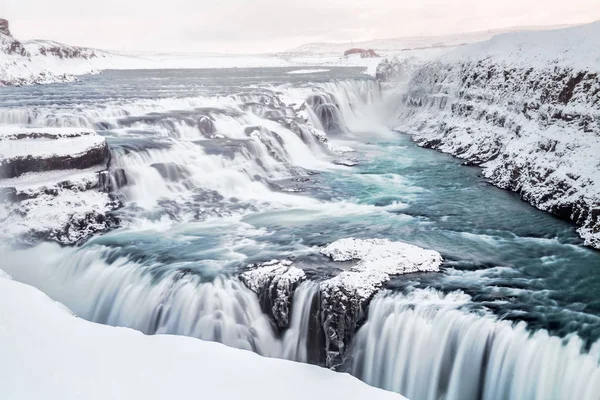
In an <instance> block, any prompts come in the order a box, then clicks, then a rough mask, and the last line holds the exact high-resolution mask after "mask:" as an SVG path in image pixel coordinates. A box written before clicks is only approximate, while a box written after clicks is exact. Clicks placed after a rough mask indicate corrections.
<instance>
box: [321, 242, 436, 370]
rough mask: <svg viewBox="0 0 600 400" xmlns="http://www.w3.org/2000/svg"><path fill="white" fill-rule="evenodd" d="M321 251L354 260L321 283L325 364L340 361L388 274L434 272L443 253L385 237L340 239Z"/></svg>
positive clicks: (327, 254) (328, 254) (388, 277)
mask: <svg viewBox="0 0 600 400" xmlns="http://www.w3.org/2000/svg"><path fill="white" fill-rule="evenodd" d="M321 254H323V255H325V256H327V257H329V258H331V259H332V260H333V261H337V262H345V261H357V263H356V264H355V265H354V266H352V268H351V269H350V270H349V271H344V272H342V273H340V274H339V275H337V276H336V277H334V278H332V279H329V280H326V281H324V282H322V283H321V319H322V324H323V329H324V331H325V352H326V365H327V366H328V367H335V366H338V365H340V364H341V363H342V362H343V356H344V353H345V351H346V349H347V347H348V345H349V343H350V341H351V339H352V338H353V336H354V332H356V330H357V329H358V328H359V327H360V325H361V324H362V322H363V321H364V319H365V315H366V311H367V307H368V305H369V303H370V301H371V299H372V298H373V296H374V295H375V294H376V293H377V292H378V291H379V290H380V289H381V287H382V286H383V284H384V283H385V282H387V281H388V280H389V279H390V276H392V275H402V274H407V273H413V272H437V271H439V268H440V266H441V264H442V256H441V255H440V254H439V253H438V252H436V251H433V250H425V249H421V248H419V247H417V246H413V245H409V244H406V243H402V242H391V241H389V240H387V239H355V238H346V239H340V240H338V241H336V242H333V243H331V244H330V245H328V246H326V247H324V248H323V249H321Z"/></svg>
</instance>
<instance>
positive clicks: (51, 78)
mask: <svg viewBox="0 0 600 400" xmlns="http://www.w3.org/2000/svg"><path fill="white" fill-rule="evenodd" d="M117 59H119V56H116V55H114V54H111V53H108V52H106V51H102V50H96V49H89V48H85V47H77V46H69V45H65V44H62V43H58V42H52V41H43V40H32V41H26V42H21V41H20V40H18V39H16V38H14V37H13V36H12V34H11V32H10V29H9V24H8V21H7V20H5V19H0V86H8V85H29V84H37V83H50V82H72V81H75V75H82V74H90V73H95V72H99V71H100V70H101V69H106V68H109V67H110V66H111V65H113V63H115V62H116V60H117Z"/></svg>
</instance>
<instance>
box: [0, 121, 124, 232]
mask: <svg viewBox="0 0 600 400" xmlns="http://www.w3.org/2000/svg"><path fill="white" fill-rule="evenodd" d="M104 151H106V155H105V154H104ZM107 159H108V149H107V143H106V140H105V139H104V137H102V136H99V135H97V134H96V132H95V131H93V130H89V129H81V128H22V127H18V126H2V127H0V160H1V161H0V166H1V167H6V168H7V169H6V171H8V174H3V176H6V179H0V190H1V193H2V194H3V195H4V196H6V199H3V200H7V201H6V202H4V204H3V205H2V208H1V209H0V226H1V227H2V229H1V230H0V242H8V243H21V244H23V243H25V244H33V243H36V242H37V241H39V240H44V239H49V240H56V241H59V242H61V243H64V244H73V243H77V242H78V241H80V240H82V239H85V238H88V237H89V236H91V235H93V234H95V233H97V232H101V231H105V230H107V229H108V228H109V227H112V226H114V224H115V221H114V219H113V218H111V217H107V215H106V214H107V213H108V212H109V211H111V210H114V209H115V208H117V207H118V206H119V205H120V203H119V202H118V201H115V200H114V199H113V198H111V197H110V195H109V194H108V193H103V192H100V191H99V189H100V188H99V177H98V173H99V172H101V171H104V170H106V161H107ZM77 166H79V167H80V168H82V169H76V168H77ZM40 167H43V168H44V170H43V171H36V170H37V169H40ZM51 168H53V169H51Z"/></svg>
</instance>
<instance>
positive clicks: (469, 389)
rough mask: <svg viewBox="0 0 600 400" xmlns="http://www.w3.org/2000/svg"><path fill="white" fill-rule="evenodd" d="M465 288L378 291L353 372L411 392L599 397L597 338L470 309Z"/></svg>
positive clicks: (415, 397) (496, 398)
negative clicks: (565, 334)
mask: <svg viewBox="0 0 600 400" xmlns="http://www.w3.org/2000/svg"><path fill="white" fill-rule="evenodd" d="M468 301H469V298H468V296H466V295H464V294H462V293H450V294H448V295H443V294H442V293H439V292H436V291H434V290H418V291H415V292H413V293H411V294H409V295H408V296H405V295H400V294H396V295H390V294H381V295H378V296H377V297H376V298H375V299H374V300H373V302H372V303H371V305H370V307H369V318H368V321H367V323H366V324H365V325H364V326H363V327H362V328H361V329H360V330H359V332H358V334H357V337H356V340H355V348H354V361H353V373H354V374H355V375H356V376H358V377H359V378H361V379H362V380H364V381H365V382H367V383H369V384H371V385H374V386H377V387H381V388H384V389H388V390H393V391H396V392H399V393H401V394H403V395H405V396H406V397H408V398H410V399H412V400H438V399H444V400H571V399H578V400H597V399H598V398H600V368H599V367H598V361H599V357H600V344H597V345H596V346H595V347H594V348H593V349H592V350H591V351H590V352H589V353H587V354H585V353H582V346H583V343H582V341H581V340H580V339H579V338H578V337H575V336H574V337H572V338H570V339H565V340H562V339H560V338H557V337H552V336H549V335H548V333H547V332H546V331H538V332H536V333H534V334H533V335H531V334H530V333H529V332H528V331H527V330H526V326H525V323H518V324H516V325H513V324H511V323H509V322H506V321H498V320H496V319H495V318H494V317H492V316H489V315H477V314H474V313H467V312H466V311H463V310H461V309H460V306H461V305H463V304H465V303H466V302H468Z"/></svg>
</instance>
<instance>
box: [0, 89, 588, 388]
mask: <svg viewBox="0 0 600 400" xmlns="http://www.w3.org/2000/svg"><path fill="white" fill-rule="evenodd" d="M98 79H101V78H100V77H99V78H98ZM128 79H129V78H128ZM173 79H175V78H173ZM183 86H185V85H178V86H177V87H183ZM65 90H71V89H65ZM72 90H77V89H72ZM156 90H157V92H155V93H144V94H143V95H142V96H141V98H137V97H133V98H127V96H123V98H122V99H119V100H116V99H113V98H111V96H110V95H107V98H106V99H103V100H98V99H96V100H90V99H87V98H85V97H84V96H79V97H78V98H80V99H81V104H78V107H80V109H79V110H78V111H77V112H74V111H73V109H74V108H75V107H74V105H73V104H70V103H68V100H64V98H63V100H60V99H58V100H56V103H57V104H61V101H65V102H66V104H62V105H59V106H54V105H48V104H38V105H36V106H35V107H30V106H24V107H20V108H19V107H13V106H8V107H5V108H0V119H2V121H4V122H5V123H14V124H35V125H41V126H54V127H59V128H60V127H85V128H90V129H94V130H96V131H97V132H98V133H99V134H100V135H102V136H104V137H105V138H106V141H107V143H108V145H109V148H110V151H111V160H110V166H109V167H110V168H112V170H113V171H122V172H115V174H114V175H111V179H112V180H113V181H114V182H115V183H114V185H112V189H110V191H111V192H112V193H113V194H114V195H115V196H119V199H121V200H122V202H123V205H122V207H121V208H119V209H118V210H117V212H116V215H117V216H118V218H119V226H120V228H119V229H117V230H115V231H113V232H110V233H108V234H106V235H103V236H99V237H94V238H93V239H92V240H90V241H89V242H87V243H86V244H84V245H83V246H81V247H78V248H59V247H58V246H55V245H50V244H47V243H43V244H40V245H38V246H35V247H33V248H30V249H27V250H21V251H17V252H14V253H13V252H11V253H10V254H7V257H4V259H5V261H6V262H7V266H6V269H7V270H8V272H9V273H10V274H11V275H13V276H14V277H15V279H18V280H20V281H24V282H27V283H31V284H32V285H34V286H36V287H38V288H41V289H42V290H44V291H45V292H46V293H48V294H49V295H50V296H51V297H52V298H53V299H55V300H58V301H60V302H62V303H64V304H66V305H67V306H69V307H70V308H71V309H72V310H73V311H74V312H75V313H76V314H77V315H79V316H81V317H83V318H86V319H89V320H92V321H96V322H101V323H105V324H109V325H115V326H126V327H131V328H134V329H137V330H140V331H142V332H144V333H147V334H157V333H170V334H176V335H185V336H193V337H198V338H202V339H206V340H212V341H218V342H221V343H225V344H227V345H229V346H231V347H237V348H241V349H246V350H251V351H254V352H257V353H259V354H261V355H265V356H270V357H277V358H286V359H290V360H296V361H302V362H311V363H317V364H321V365H327V356H328V355H330V356H331V354H326V353H327V339H328V338H327V335H326V333H325V332H326V330H325V329H324V327H323V318H322V316H323V313H324V310H323V301H324V300H323V298H322V284H323V282H328V281H331V280H332V279H335V277H336V276H340V275H341V274H342V273H344V272H350V273H352V272H353V271H352V269H353V268H356V264H358V262H357V260H350V261H349V264H344V263H338V262H333V261H330V260H328V259H327V258H326V257H324V256H323V255H320V254H319V251H320V250H321V248H323V247H324V246H325V245H327V244H330V243H332V242H335V241H336V240H338V239H340V238H344V237H350V236H353V237H357V238H361V239H365V238H372V237H375V238H385V237H389V238H392V237H394V238H400V239H402V240H406V241H408V242H409V243H411V244H414V245H418V246H419V247H422V248H431V249H436V250H438V251H439V252H440V253H442V254H443V255H444V258H445V259H446V264H445V265H443V266H442V273H440V274H411V275H405V276H403V277H402V278H393V277H391V278H390V279H389V280H388V279H384V280H380V281H378V282H379V283H378V285H377V290H380V289H381V286H382V285H383V284H385V285H389V286H388V287H389V288H392V289H394V288H395V289H396V292H398V293H396V294H380V295H375V291H374V292H373V293H370V294H369V295H368V296H366V297H368V301H367V302H365V303H364V304H363V305H364V309H363V307H359V309H357V313H356V316H357V317H356V318H354V317H353V319H354V321H351V322H352V324H348V325H345V327H344V329H346V328H347V330H348V332H350V334H348V335H347V336H346V337H345V339H344V341H342V342H341V343H342V344H343V347H344V349H343V350H344V351H343V352H340V351H339V348H338V349H334V350H335V351H334V352H333V353H335V354H333V355H334V357H330V360H334V362H333V363H332V364H329V365H330V366H336V367H337V368H338V369H339V370H346V371H350V372H352V373H353V374H355V375H356V376H358V377H360V378H361V379H363V380H365V381H366V382H368V383H371V384H373V385H376V386H380V387H384V388H387V389H390V390H395V391H398V392H400V393H402V394H406V395H409V397H410V398H411V399H413V400H419V399H430V398H431V399H433V398H436V399H437V398H439V396H442V395H445V396H447V398H448V399H456V398H461V399H462V398H472V399H496V398H508V399H511V400H512V399H523V398H539V399H542V398H547V396H548V393H549V391H551V392H552V393H556V396H557V398H558V399H571V398H573V395H574V394H576V395H578V396H580V398H582V399H586V400H587V399H588V398H594V397H593V395H592V394H591V393H598V388H597V383H596V382H598V356H599V355H598V345H597V344H594V342H596V336H595V335H596V328H597V326H598V323H597V321H596V320H597V315H596V314H597V313H595V311H594V309H593V307H591V306H590V307H587V308H584V307H582V306H581V304H582V303H583V304H588V303H589V304H591V303H590V302H589V301H588V299H589V296H590V294H589V293H590V289H589V285H591V287H592V288H593V285H594V279H595V278H594V277H595V275H593V274H594V273H593V271H592V270H591V269H590V268H586V265H592V266H593V265H594V263H595V262H596V260H597V258H595V257H596V255H595V253H591V252H590V251H589V250H586V249H584V248H582V247H581V246H580V243H579V242H578V241H577V239H576V237H574V236H573V233H572V232H571V228H570V227H569V226H568V225H566V224H563V223H562V222H560V221H556V220H554V219H552V218H550V217H548V216H546V215H544V214H543V213H538V212H537V211H535V210H530V209H529V207H525V205H523V204H521V203H520V202H517V201H516V200H514V199H512V198H510V197H502V196H503V193H502V192H500V191H491V192H490V191H487V190H493V188H489V187H487V186H485V185H484V184H483V183H481V182H480V180H479V179H478V178H477V176H476V173H475V172H472V170H469V169H466V168H463V167H461V166H459V165H458V164H457V163H454V164H452V161H449V158H439V157H442V155H439V154H436V153H435V152H431V151H427V150H423V149H419V148H416V147H414V146H412V147H411V145H410V143H409V142H408V140H407V139H405V138H404V137H403V136H400V135H399V134H397V133H395V132H391V131H390V130H389V129H388V127H387V124H388V123H389V121H390V120H391V118H393V116H394V115H395V114H394V113H395V111H396V110H394V108H395V104H397V103H395V101H397V100H398V97H394V96H393V95H394V94H393V93H389V92H386V91H383V90H382V88H381V87H380V85H379V83H378V82H376V81H373V80H368V79H360V80H354V81H353V80H341V81H333V82H319V83H315V84H310V85H305V84H299V85H297V86H292V87H290V86H281V85H280V86H277V85H273V86H271V87H269V88H268V89H256V87H250V88H248V91H246V89H244V90H242V91H241V92H240V88H239V87H236V88H234V89H232V91H233V93H221V94H219V95H214V93H213V94H212V95H208V94H202V95H189V93H185V96H175V97H169V98H160V96H158V97H156V96H157V95H156V93H158V92H160V91H162V90H163V89H162V88H160V87H157V88H156ZM170 90H185V89H172V88H171V89H170ZM218 90H221V89H218ZM69 96H70V95H68V96H65V97H69ZM145 96H147V98H145ZM152 96H155V97H152ZM58 97H60V96H58ZM9 101H15V100H9ZM23 101H24V102H25V104H27V102H29V101H31V102H35V101H36V100H35V99H31V98H29V99H28V98H26V96H25V100H23ZM350 155H351V156H350ZM348 157H352V158H353V160H354V159H356V160H357V162H356V165H355V166H354V167H352V168H350V167H346V166H339V165H335V164H334V162H335V161H336V160H340V159H342V160H344V159H348ZM353 160H352V161H353ZM465 170H467V171H466V172H465ZM423 171H426V172H427V174H424V173H423ZM453 174H454V175H453ZM120 176H122V177H125V179H122V178H119V177H120ZM432 177H435V179H437V181H436V182H434V183H432V180H433V178H432ZM117 181H119V182H120V183H117ZM440 182H441V183H440ZM481 191H487V192H484V194H481V193H480V192H481ZM436 192H439V193H436ZM461 193H466V194H465V195H464V197H460V196H462V195H461ZM436 194H437V197H435V195H436ZM453 196H458V197H453ZM466 202H468V204H469V205H470V206H471V209H470V210H469V213H468V214H466V213H464V204H466ZM461 210H462V211H461ZM494 210H500V212H499V213H498V214H494ZM511 213H514V214H511ZM506 215H514V216H515V217H514V218H506ZM490 219H492V221H490ZM513 219H515V220H519V219H522V221H517V222H514V221H513V223H514V224H513V225H511V224H510V223H509V222H510V220H513ZM488 223H489V225H488ZM530 225H531V226H533V225H535V226H536V228H539V229H537V230H536V232H534V233H535V234H537V235H538V236H535V235H534V233H532V232H531V231H530V230H528V229H527V228H528V226H530ZM540 231H541V232H542V233H539V232H540ZM380 240H383V239H380ZM394 240H395V239H394ZM3 256H4V254H3ZM287 257H289V258H290V259H292V260H291V261H293V265H294V266H295V267H297V268H298V269H300V270H302V271H303V273H304V275H305V280H304V279H303V280H298V281H297V282H295V283H294V284H293V285H291V289H290V290H289V291H284V292H282V293H283V294H280V293H278V292H277V291H276V292H275V293H273V291H271V290H269V291H267V292H266V293H262V292H261V293H259V294H258V295H257V293H256V291H253V290H251V289H249V288H248V287H247V286H246V285H245V284H244V283H243V279H241V278H238V275H239V274H240V273H243V272H245V271H246V268H245V267H246V266H247V265H248V264H250V263H260V262H264V261H267V260H271V259H276V258H277V259H280V260H284V259H286V258H287ZM351 258H352V257H351ZM521 264H524V265H523V267H521ZM3 268H4V265H3ZM354 272H356V271H354ZM586 274H589V276H588V277H585V275H586ZM432 275H435V276H432ZM590 277H591V278H590ZM557 280H558V281H559V283H558V284H557V283H556V281H557ZM565 282H569V284H570V285H572V286H579V287H581V291H580V292H577V299H575V300H573V299H572V298H570V297H569V296H566V295H565V294H564V292H561V290H564V286H566V284H565ZM586 285H588V286H586ZM426 286H432V287H435V288H436V289H431V290H430V291H427V292H422V291H420V289H415V288H419V287H426ZM457 286H458V288H459V289H463V290H465V291H466V292H468V293H469V294H470V295H471V294H472V296H467V295H465V294H464V293H463V292H457V291H456V290H455V289H457ZM561 287H562V288H563V289H561ZM259 292H260V290H259ZM591 292H593V291H591ZM399 293H405V294H399ZM280 295H285V296H286V297H291V299H290V300H289V305H290V307H289V315H288V318H286V319H277V318H274V316H273V315H272V314H273V312H272V309H273V307H272V306H273V304H275V301H276V300H280V297H279V296H280ZM373 296H375V297H373ZM592 296H593V295H592ZM264 299H267V300H268V307H265V302H264V301H263V300H264ZM334 300H336V299H334ZM369 302H370V304H369ZM286 304H287V303H286ZM342 305H344V304H342ZM530 305H533V306H532V307H530ZM536 307H537V308H536ZM276 309H277V310H278V312H281V310H283V309H285V307H284V308H277V307H276ZM556 309H559V310H560V312H561V313H563V314H564V315H561V316H560V317H559V318H557V317H556V314H553V313H554V312H555V310H556ZM349 314H350V313H347V312H343V313H342V312H338V313H337V316H338V317H340V318H345V317H346V316H348V315H349ZM504 318H506V319H508V320H509V321H502V319H504ZM555 318H556V320H555ZM399 321H400V322H399ZM510 321H528V325H527V328H526V327H525V323H524V322H520V323H516V324H513V323H512V322H510ZM548 321H549V322H548ZM544 323H546V324H544ZM553 324H555V325H558V326H559V328H557V329H556V330H555V331H548V329H549V328H551V327H552V326H553ZM561 329H562V331H561ZM339 331H340V330H339V329H336V332H339ZM531 332H534V333H533V334H532V333H531ZM565 332H567V333H570V334H571V335H570V336H569V337H568V338H567V339H561V336H565ZM575 333H578V334H581V336H582V339H579V338H578V337H576V336H575ZM571 336H572V337H571ZM395 337H399V338H402V341H401V342H399V341H396V340H394V339H393V338H395ZM329 339H330V338H329ZM330 342H332V341H331V340H330ZM338 347H342V346H339V345H338ZM515 349H517V350H515ZM532 349H538V351H534V350H532ZM539 349H543V351H541V350H539ZM529 350H531V351H529ZM342 353H343V354H342ZM340 354H342V355H343V357H340V359H337V358H338V356H339V355H340ZM528 363H532V365H537V366H539V368H536V369H528V368H526V366H527V365H530V364H528ZM552 367H555V368H554V369H553V368H552ZM524 369H525V370H526V371H525V372H526V375H525V376H527V379H522V380H519V379H514V380H513V379H510V378H511V377H512V376H519V377H521V376H523V375H520V374H521V373H522V371H523V370H524ZM432 374H434V375H432ZM474 374H479V377H478V379H476V380H475V379H472V377H473V375H474ZM573 376H577V377H578V378H577V379H576V380H573V379H571V377H573ZM580 377H581V379H580ZM432 381H433V382H436V385H433V386H432V385H431V384H430V383H431V382H432ZM458 393H460V394H461V395H462V394H463V393H464V396H465V397H461V396H459V395H458ZM469 396H470V397H469ZM501 396H504V397H501ZM586 396H588V397H586Z"/></svg>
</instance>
